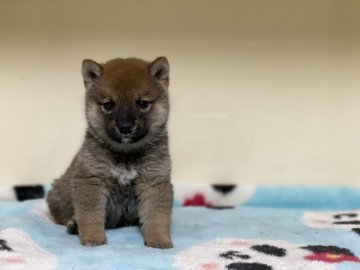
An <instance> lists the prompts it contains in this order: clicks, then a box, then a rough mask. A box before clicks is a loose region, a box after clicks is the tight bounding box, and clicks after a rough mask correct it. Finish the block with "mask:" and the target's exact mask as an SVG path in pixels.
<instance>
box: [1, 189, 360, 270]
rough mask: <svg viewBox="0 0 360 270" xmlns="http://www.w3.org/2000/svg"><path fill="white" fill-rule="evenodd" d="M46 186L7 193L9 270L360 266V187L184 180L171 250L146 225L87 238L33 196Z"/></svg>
mask: <svg viewBox="0 0 360 270" xmlns="http://www.w3.org/2000/svg"><path fill="white" fill-rule="evenodd" d="M46 189H47V188H46V187H45V188H43V187H41V186H40V187H39V186H36V190H37V191H38V192H34V187H22V188H21V193H22V195H21V196H19V195H18V194H17V193H18V190H19V187H15V188H13V189H11V190H12V191H11V190H9V189H8V190H7V193H8V194H10V193H11V192H13V193H14V194H13V196H12V198H14V199H16V198H17V200H20V199H21V200H23V201H22V202H19V201H5V200H3V201H2V202H0V220H1V223H0V269H1V270H7V269H27V270H32V269H44V270H47V269H49V270H50V269H104V270H106V269H114V270H115V269H121V270H130V269H139V270H140V269H166V270H168V269H175V270H176V269H177V270H193V269H194V270H195V269H196V270H221V269H229V270H231V269H239V270H285V269H289V270H336V269H338V270H345V269H348V270H349V269H354V270H355V269H358V270H359V269H360V189H356V188H345V187H318V188H316V187H252V186H236V185H183V184H177V185H175V198H176V200H175V205H174V211H173V228H172V235H173V241H174V245H175V247H174V248H173V249H169V250H160V249H153V248H148V247H145V246H144V244H143V239H142V235H141V231H140V230H139V228H137V227H128V228H121V229H115V230H108V231H107V232H106V234H107V239H108V244H107V245H105V246H100V247H84V246H81V245H80V243H79V240H78V237H77V236H76V235H69V234H67V233H66V232H65V228H64V227H63V226H60V225H57V224H55V223H54V222H53V220H52V218H51V216H50V215H49V212H48V209H47V205H46V203H45V201H44V199H41V198H39V199H34V200H25V199H27V198H31V197H43V195H44V194H45V193H46ZM4 191H5V189H4V190H2V191H1V192H0V199H1V194H5V193H4ZM40 193H41V195H39V194H40ZM24 194H25V195H24ZM26 194H27V195H26ZM29 194H30V195H29ZM9 197H11V196H9V195H7V197H6V198H9ZM20 197H21V198H20ZM3 199H5V197H4V196H3Z"/></svg>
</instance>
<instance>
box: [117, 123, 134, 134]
mask: <svg viewBox="0 0 360 270" xmlns="http://www.w3.org/2000/svg"><path fill="white" fill-rule="evenodd" d="M133 130H134V125H133V124H132V123H130V122H123V123H121V124H120V126H119V131H120V133H121V134H129V133H131V132H133Z"/></svg>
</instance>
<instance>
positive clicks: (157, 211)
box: [47, 57, 173, 248]
mask: <svg viewBox="0 0 360 270" xmlns="http://www.w3.org/2000/svg"><path fill="white" fill-rule="evenodd" d="M168 72H169V66H168V62H167V60H166V58H164V57H162V58H158V59H156V60H155V61H153V62H151V63H149V62H146V61H143V60H140V59H135V58H129V59H114V60H111V61H109V62H107V63H105V64H103V65H100V64H97V63H96V62H94V61H92V60H85V61H84V63H83V77H84V82H85V87H86V118H87V122H88V129H87V133H86V137H85V140H84V143H83V145H82V147H81V149H80V151H79V152H78V153H77V155H76V156H75V158H74V160H73V162H72V163H71V165H70V167H69V168H68V170H67V171H66V172H65V174H64V175H63V176H62V177H61V178H59V179H58V180H56V181H55V182H54V184H53V188H52V190H51V191H50V192H49V194H48V198H47V200H48V204H49V208H50V211H51V213H52V215H53V216H54V218H55V220H56V221H57V222H58V223H59V224H63V225H66V226H67V227H68V231H69V232H70V233H76V232H78V234H79V237H80V242H81V244H83V245H88V246H97V245H102V244H105V243H106V237H105V228H116V227H122V226H129V225H136V224H139V225H140V226H141V227H142V231H143V234H144V240H145V244H146V245H148V246H150V247H155V248H171V247H172V246H173V244H172V241H171V235H170V227H171V212H172V204H173V190H172V185H171V183H170V173H171V162H170V155H169V150H168V137H167V130H166V126H167V119H168V114H169V98H168V89H167V87H168V84H169V77H168ZM109 100H111V101H112V102H114V104H115V107H114V109H113V110H111V111H108V110H107V109H104V108H105V107H104V105H103V104H104V103H105V102H107V101H109ZM140 100H146V101H150V102H151V105H150V106H149V108H148V109H142V108H141V107H139V101H140ZM125 122H131V123H132V125H133V127H134V129H133V131H132V132H131V134H125V135H124V134H123V133H121V132H120V131H119V130H121V127H122V125H123V123H125Z"/></svg>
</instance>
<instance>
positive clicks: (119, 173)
mask: <svg viewBox="0 0 360 270" xmlns="http://www.w3.org/2000/svg"><path fill="white" fill-rule="evenodd" d="M110 171H111V173H112V174H113V176H114V177H115V178H117V179H118V182H119V184H123V185H126V184H129V183H130V182H131V180H134V179H135V178H136V176H137V175H138V173H137V171H135V170H134V168H130V170H128V169H126V168H124V167H116V168H111V169H110Z"/></svg>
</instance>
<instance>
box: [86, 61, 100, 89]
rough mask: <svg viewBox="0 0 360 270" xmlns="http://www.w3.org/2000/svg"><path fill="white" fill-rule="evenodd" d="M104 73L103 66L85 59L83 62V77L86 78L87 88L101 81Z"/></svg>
mask: <svg viewBox="0 0 360 270" xmlns="http://www.w3.org/2000/svg"><path fill="white" fill-rule="evenodd" d="M101 73H102V66H101V65H100V64H98V63H96V62H95V61H93V60H90V59H85V60H84V61H83V62H82V75H83V78H84V83H85V87H87V86H88V85H90V84H94V83H96V82H98V81H99V80H100V77H101Z"/></svg>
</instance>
